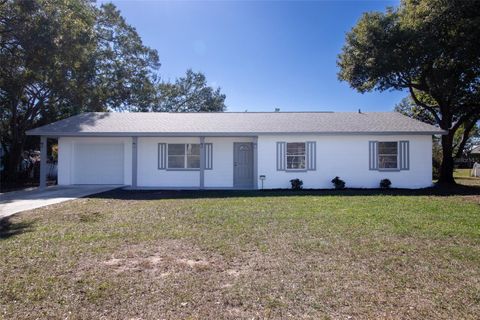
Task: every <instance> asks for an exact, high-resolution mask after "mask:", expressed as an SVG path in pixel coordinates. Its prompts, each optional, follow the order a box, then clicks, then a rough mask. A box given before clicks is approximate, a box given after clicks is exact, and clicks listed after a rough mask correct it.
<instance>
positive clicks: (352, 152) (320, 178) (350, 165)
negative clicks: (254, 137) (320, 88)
mask: <svg viewBox="0 0 480 320" xmlns="http://www.w3.org/2000/svg"><path fill="white" fill-rule="evenodd" d="M372 140H376V141H400V140H407V141H410V170H407V171H370V170H369V162H368V161H369V146H368V142H369V141H372ZM277 141H285V142H305V141H316V145H317V147H316V153H317V166H316V170H315V171H306V172H288V171H277V170H276V142H277ZM258 175H266V180H265V181H264V188H289V187H290V180H291V179H295V178H299V179H301V180H303V183H304V184H303V186H304V188H332V183H331V180H332V179H333V178H334V177H335V176H339V177H340V178H341V179H342V180H344V181H345V182H346V186H347V187H351V188H378V186H379V183H380V180H381V179H385V178H387V179H390V181H391V182H392V187H393V188H422V187H428V186H430V185H431V184H432V137H431V136H428V135H423V136H413V135H408V136H382V135H379V136H360V135H344V136H327V135H320V136H313V135H310V136H308V135H305V136H292V135H290V136H281V135H280V136H279V135H270V136H269V135H262V136H259V138H258ZM259 185H260V183H259Z"/></svg>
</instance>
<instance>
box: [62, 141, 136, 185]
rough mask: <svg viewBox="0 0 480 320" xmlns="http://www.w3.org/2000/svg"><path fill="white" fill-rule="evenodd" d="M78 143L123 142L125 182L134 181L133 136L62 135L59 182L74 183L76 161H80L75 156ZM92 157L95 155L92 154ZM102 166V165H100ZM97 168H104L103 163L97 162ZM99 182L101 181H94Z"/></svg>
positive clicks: (127, 183)
mask: <svg viewBox="0 0 480 320" xmlns="http://www.w3.org/2000/svg"><path fill="white" fill-rule="evenodd" d="M78 144H83V145H85V144H123V145H124V148H123V151H124V159H123V167H124V168H123V170H124V171H123V180H124V181H123V184H125V185H130V184H131V183H132V138H130V137H126V138H94V137H92V138H83V137H82V138H80V137H61V138H59V139H58V184H59V185H70V184H74V183H75V181H74V167H75V162H76V161H79V160H78V159H76V158H75V157H74V154H75V146H76V145H78ZM91 156H92V157H94V156H95V155H94V154H92V155H91ZM98 166H100V167H98ZM95 169H98V170H100V171H101V170H102V168H101V164H99V163H98V164H97V167H96V168H95ZM92 183H99V184H101V183H102V182H101V181H92Z"/></svg>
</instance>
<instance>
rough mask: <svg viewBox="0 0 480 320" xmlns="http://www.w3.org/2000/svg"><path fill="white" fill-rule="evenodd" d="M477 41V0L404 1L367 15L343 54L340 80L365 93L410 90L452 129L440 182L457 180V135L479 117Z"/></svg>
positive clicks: (447, 137) (444, 146)
mask: <svg viewBox="0 0 480 320" xmlns="http://www.w3.org/2000/svg"><path fill="white" fill-rule="evenodd" d="M479 39H480V2H478V1H473V0H471V1H468V0H403V1H402V2H401V4H400V6H399V7H398V8H389V9H387V10H386V12H370V13H365V14H364V15H363V16H362V17H361V19H360V20H359V21H358V23H357V25H356V26H355V27H354V28H353V29H352V30H351V31H350V32H348V33H347V36H346V43H345V45H344V47H343V49H342V52H341V54H340V55H339V59H338V65H339V67H340V71H339V74H338V76H339V79H340V80H344V81H348V82H349V84H350V85H351V86H352V87H353V88H355V89H356V90H358V91H359V92H362V93H363V92H367V91H372V90H379V91H384V90H407V91H408V92H409V93H410V96H411V98H412V100H413V101H414V102H415V104H416V105H417V106H419V107H420V108H422V109H424V110H425V111H426V112H427V113H428V114H429V116H430V117H431V118H433V119H434V120H435V123H436V124H437V125H438V126H439V127H440V128H442V129H444V130H445V131H447V134H446V135H443V136H442V138H441V144H442V150H443V153H442V154H443V155H442V164H441V169H440V178H439V183H446V184H450V183H455V181H454V179H453V155H452V154H453V141H454V137H455V134H456V132H457V131H458V130H459V129H460V128H461V127H463V128H464V129H468V128H473V127H474V126H473V125H472V124H474V123H476V122H477V121H478V120H479V118H480V41H479ZM466 134H467V136H468V132H466Z"/></svg>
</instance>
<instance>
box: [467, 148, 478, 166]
mask: <svg viewBox="0 0 480 320" xmlns="http://www.w3.org/2000/svg"><path fill="white" fill-rule="evenodd" d="M468 155H469V157H470V158H472V159H473V160H475V161H477V162H480V145H478V146H474V147H473V148H472V149H471V150H470V151H469V152H468Z"/></svg>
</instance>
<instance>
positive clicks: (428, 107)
mask: <svg viewBox="0 0 480 320" xmlns="http://www.w3.org/2000/svg"><path fill="white" fill-rule="evenodd" d="M408 89H409V90H410V95H411V96H412V99H413V101H414V102H415V103H416V104H417V105H419V106H421V107H422V108H424V109H425V110H427V111H429V112H430V113H431V114H432V115H433V116H434V117H435V121H437V123H438V124H440V122H441V120H440V117H439V116H438V113H437V112H436V111H435V109H434V107H432V106H429V105H428V104H425V103H423V102H421V101H420V100H419V99H418V97H417V95H416V94H415V91H414V90H413V87H412V86H409V87H408Z"/></svg>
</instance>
